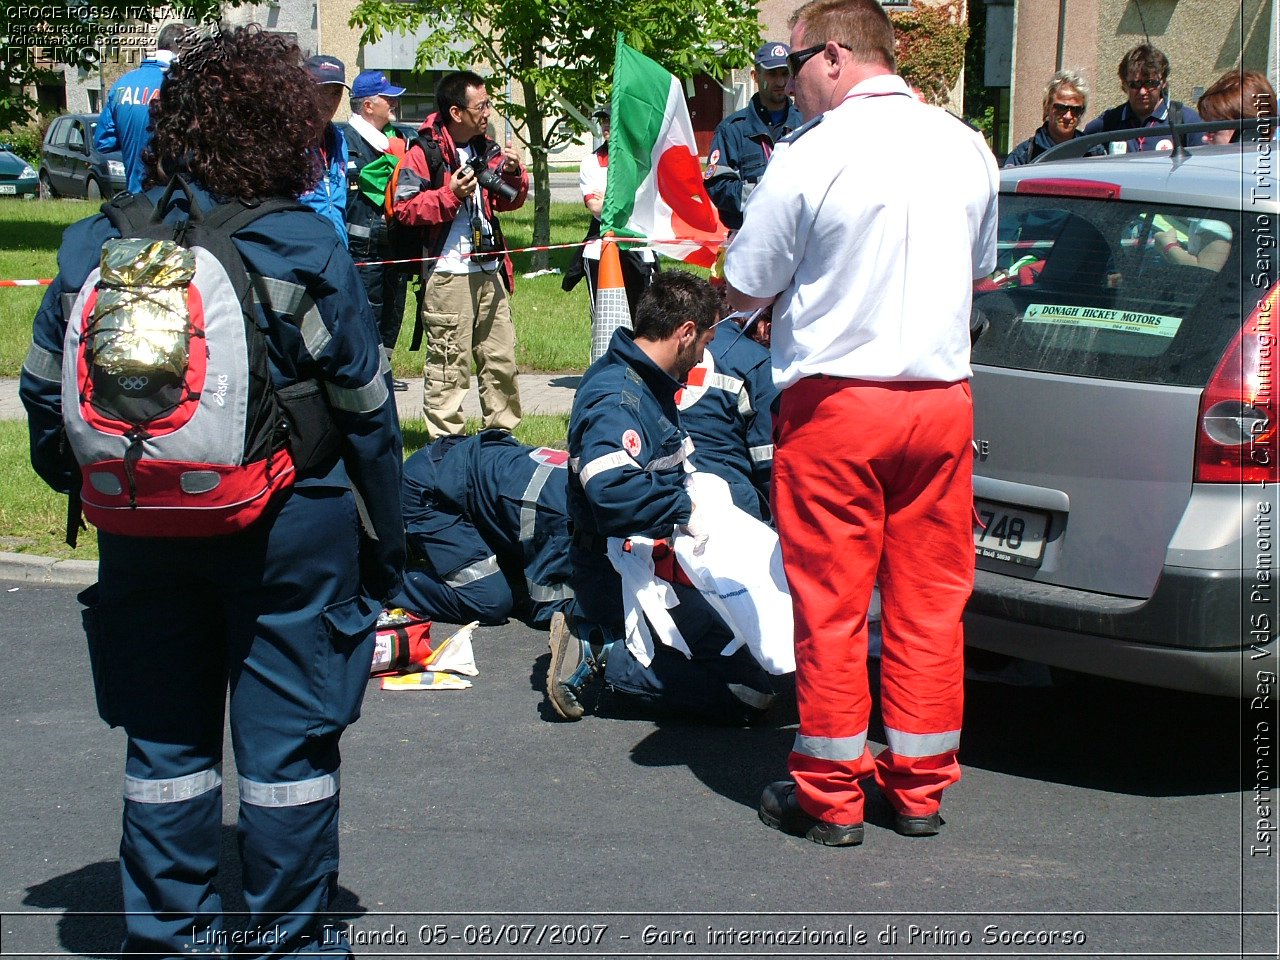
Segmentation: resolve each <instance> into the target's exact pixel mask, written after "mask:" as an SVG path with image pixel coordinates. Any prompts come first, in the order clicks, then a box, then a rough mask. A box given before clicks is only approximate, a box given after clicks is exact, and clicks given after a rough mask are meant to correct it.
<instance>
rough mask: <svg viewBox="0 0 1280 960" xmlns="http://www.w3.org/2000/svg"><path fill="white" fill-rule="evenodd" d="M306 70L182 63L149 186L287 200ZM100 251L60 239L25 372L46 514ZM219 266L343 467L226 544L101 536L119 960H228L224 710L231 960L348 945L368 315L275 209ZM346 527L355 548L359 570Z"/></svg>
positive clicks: (71, 472) (385, 479)
mask: <svg viewBox="0 0 1280 960" xmlns="http://www.w3.org/2000/svg"><path fill="white" fill-rule="evenodd" d="M301 61H302V57H301V53H300V52H299V50H298V48H297V46H296V45H295V44H293V43H292V42H291V41H289V40H287V39H286V38H284V37H283V36H280V35H277V34H270V33H266V32H261V31H258V30H256V29H252V28H237V29H234V30H229V31H226V32H222V33H215V34H213V35H211V36H208V37H206V38H204V39H203V40H200V41H199V42H197V43H196V44H195V45H194V46H193V47H192V48H191V49H190V51H189V52H188V53H187V54H186V55H185V56H184V57H183V59H182V60H181V61H180V62H179V63H177V64H175V65H174V67H173V69H172V70H171V71H170V74H169V78H168V80H167V81H166V92H165V96H164V97H162V98H161V99H160V100H159V101H158V102H157V103H156V104H155V105H154V108H153V117H154V131H155V135H154V138H153V140H152V144H151V150H152V153H151V154H150V173H151V175H152V177H153V179H155V180H156V181H157V182H165V181H168V179H169V177H170V175H171V174H173V173H175V172H181V173H183V174H184V175H185V176H186V177H189V178H191V181H192V182H191V194H192V196H193V197H194V199H195V201H196V202H197V203H198V204H200V205H201V206H202V207H204V209H205V210H208V209H211V208H212V207H213V205H214V199H213V197H214V195H215V194H216V195H220V196H222V197H229V198H240V199H243V200H246V201H258V200H262V199H265V198H272V197H276V198H293V197H296V196H297V195H298V194H299V193H300V192H302V190H303V189H304V188H305V187H307V186H308V185H309V182H310V181H311V179H312V178H314V176H315V175H316V171H315V170H314V168H313V167H311V166H310V165H309V164H308V161H307V159H306V150H307V148H308V146H310V144H311V142H312V138H313V137H314V134H315V125H314V124H315V121H314V119H313V118H314V116H315V115H316V111H315V110H312V109H304V108H301V107H300V105H308V106H309V105H310V104H311V103H312V100H313V98H314V97H315V91H314V89H313V85H312V83H311V81H310V79H309V78H308V76H307V74H306V73H305V72H304V71H303V69H302V66H301ZM228 116H234V117H235V118H236V123H235V125H234V132H233V131H231V130H230V129H228V126H227V123H226V118H227V117H228ZM219 129H224V130H227V131H228V132H227V136H228V141H229V142H228V143H227V144H225V148H226V149H227V150H230V149H232V147H231V143H230V141H231V138H232V137H233V136H234V150H235V153H236V155H237V157H238V159H240V160H241V161H243V163H242V165H241V166H239V167H237V168H236V169H235V170H234V171H230V170H228V169H227V168H226V165H225V163H224V162H223V159H222V158H223V156H224V153H223V151H222V150H212V151H210V154H209V155H205V154H204V152H203V151H202V150H201V142H202V141H201V140H199V139H197V138H196V137H195V136H193V133H192V131H196V130H198V131H199V133H200V136H201V137H208V136H212V135H214V134H212V133H210V131H216V130H219ZM248 132H252V135H251V136H246V133H248ZM164 191H165V188H164V187H155V188H153V189H152V190H150V191H148V193H147V197H149V198H150V199H151V200H152V201H153V202H156V201H159V200H160V199H161V197H162V194H163V193H164ZM179 196H182V192H181V191H177V192H175V194H174V195H173V199H172V200H171V201H170V202H169V204H168V206H167V207H166V209H165V210H164V211H163V213H164V217H165V219H166V220H167V221H170V222H174V223H175V224H177V223H178V222H180V221H181V220H182V219H184V218H186V217H187V216H188V213H189V212H190V211H191V210H192V209H193V208H192V207H191V201H190V200H189V199H188V198H186V197H183V198H182V199H181V200H179V199H177V198H178V197H179ZM116 235H117V232H116V230H115V228H114V227H113V226H112V225H111V224H110V222H109V221H108V220H107V219H106V217H104V216H95V217H91V218H89V219H88V220H84V221H81V222H80V223H78V224H76V225H74V226H72V227H71V228H70V229H69V230H68V231H67V232H66V234H65V237H64V240H63V245H62V249H61V250H60V251H59V256H58V263H59V273H58V277H57V279H56V280H55V281H54V283H53V285H52V286H51V287H50V289H49V291H48V293H47V295H46V296H45V298H44V301H43V303H42V304H41V307H40V310H39V312H38V313H37V315H36V318H35V324H34V330H33V342H32V346H31V349H30V351H29V353H28V356H27V359H26V361H25V363H24V365H23V371H22V380H21V395H22V399H23V403H24V405H25V406H26V409H27V416H28V423H29V426H30V432H31V451H32V463H33V465H34V466H35V468H36V470H37V472H39V474H40V475H41V477H43V478H44V479H45V480H46V482H48V483H49V484H50V485H51V486H53V487H54V488H55V489H57V490H60V491H64V492H65V491H67V490H69V489H70V488H71V487H72V486H73V485H76V486H78V485H79V483H80V476H79V470H78V467H77V464H76V463H75V461H74V459H73V458H72V457H71V455H70V454H69V453H68V452H67V451H66V446H65V444H64V442H63V432H62V404H63V400H64V398H63V397H62V384H61V367H62V356H61V353H62V349H63V332H64V329H65V328H66V325H67V322H68V316H67V312H68V310H69V306H70V300H71V299H73V298H74V296H75V294H76V291H78V290H79V289H80V287H81V286H82V284H83V283H84V281H85V279H86V278H87V277H88V276H89V274H90V272H91V271H92V270H93V269H94V268H95V267H96V266H97V264H98V261H99V257H100V256H101V253H102V247H103V243H104V241H106V240H107V239H109V238H111V237H113V236H116ZM232 243H233V244H234V246H235V248H236V249H237V250H238V251H239V253H240V255H241V257H242V258H243V262H244V266H245V269H246V271H247V273H248V274H249V277H250V281H251V283H252V289H253V292H254V296H253V299H252V301H251V302H250V301H247V304H248V308H249V309H251V310H252V311H253V317H254V318H255V319H256V320H257V321H258V323H259V324H260V325H261V326H262V328H263V329H264V332H265V335H266V340H267V349H268V362H269V369H270V375H271V377H272V379H273V381H275V383H276V385H277V387H281V388H283V387H285V386H287V385H290V384H292V383H295V382H299V381H303V380H308V379H314V380H316V381H318V383H319V384H320V386H321V389H322V392H323V394H324V396H325V397H326V399H327V404H328V408H329V411H330V415H331V417H332V420H333V423H334V429H335V430H336V432H337V435H338V439H339V441H340V455H335V456H333V457H330V458H328V459H327V460H325V461H322V462H320V463H319V464H317V465H316V466H315V467H314V468H313V469H311V470H310V471H309V472H305V473H303V475H302V476H300V477H299V478H298V479H297V481H296V483H295V485H294V486H293V487H292V488H291V489H290V490H288V491H287V492H285V493H283V494H281V495H280V497H279V498H278V500H277V502H275V503H272V504H271V505H270V507H269V509H268V511H267V512H266V513H265V514H264V515H263V516H262V517H261V518H259V519H258V520H257V521H256V522H255V523H253V524H252V525H250V526H249V527H248V528H247V529H245V530H243V531H241V532H238V533H230V534H227V535H224V536H216V537H206V538H200V539H189V538H183V537H180V536H177V537H131V536H121V535H114V534H107V533H105V532H100V533H99V537H98V543H99V554H100V560H99V568H98V571H99V572H98V576H99V580H98V583H97V584H96V586H94V587H92V588H90V589H89V590H87V591H86V592H85V593H84V594H83V595H82V598H81V599H82V602H84V603H85V604H86V610H85V613H84V620H85V627H86V633H87V634H88V639H89V650H90V662H91V666H92V670H93V675H94V687H95V693H96V696H97V702H98V710H99V713H100V714H101V715H102V717H103V719H104V720H106V721H107V722H108V723H109V724H111V725H112V726H122V727H123V728H124V730H125V732H126V733H127V734H128V747H127V756H126V761H125V777H124V817H123V837H122V840H121V844H120V864H121V881H122V888H123V900H124V902H123V906H124V910H125V913H124V923H125V931H126V932H125V941H124V945H123V948H122V952H123V954H124V955H126V956H130V957H133V956H143V955H146V956H166V957H172V956H176V955H188V954H213V955H219V956H220V955H222V954H223V953H224V952H225V948H226V947H227V945H228V943H229V941H228V934H229V933H230V931H227V930H226V929H224V927H223V918H222V904H221V900H220V897H219V894H218V891H217V889H216V887H215V883H214V880H215V877H216V874H217V870H218V860H219V854H220V852H221V848H222V836H223V830H222V790H223V781H222V770H221V767H222V754H223V746H222V739H223V724H224V712H225V710H226V709H227V708H226V707H224V704H229V711H230V727H231V737H232V747H233V750H234V755H235V761H236V772H237V774H238V781H239V784H238V787H239V798H240V804H239V824H238V831H239V840H240V858H241V864H242V868H243V873H242V879H243V891H244V899H245V903H246V905H247V907H248V910H249V911H250V917H249V920H248V929H247V930H246V931H243V932H241V931H236V933H237V934H239V936H238V937H237V940H236V947H235V949H236V950H237V951H239V952H238V953H237V955H239V956H249V955H253V956H262V955H270V956H280V955H287V954H292V953H304V952H323V953H325V955H327V956H343V955H348V954H349V949H348V945H347V940H346V935H345V933H344V932H343V929H342V927H341V926H340V925H336V926H335V925H331V924H330V923H329V921H328V919H327V912H328V911H329V910H330V909H331V908H332V906H333V898H334V895H335V894H336V892H337V886H338V880H337V873H338V801H339V785H340V756H339V751H338V741H339V738H340V737H341V735H342V732H343V730H344V729H345V727H346V726H347V725H348V724H350V723H352V722H353V721H354V720H355V719H356V718H357V717H358V715H359V712H360V704H361V701H362V699H363V697H364V690H365V686H366V684H367V681H368V675H369V663H370V660H371V658H372V655H373V646H374V630H375V624H376V621H377V618H378V614H379V612H380V608H381V604H382V601H385V600H386V599H389V598H390V597H391V596H392V595H394V594H396V593H398V592H399V589H400V585H401V576H402V570H403V566H404V527H403V522H402V520H401V516H400V503H399V498H398V496H397V492H398V490H399V488H400V464H401V442H400V432H399V426H398V423H397V420H396V411H395V405H394V402H393V400H392V396H391V392H390V385H389V383H388V378H387V377H386V375H385V374H384V373H382V372H381V368H382V364H381V359H382V356H381V350H380V347H379V343H378V340H377V336H376V333H375V331H374V326H373V321H372V318H371V316H370V315H369V307H368V302H367V301H366V300H365V297H364V294H363V289H362V287H361V286H360V281H359V278H358V277H357V275H356V270H355V267H354V265H353V264H352V262H351V258H350V257H349V256H348V255H347V253H346V250H345V249H344V247H343V246H342V245H341V243H340V242H339V240H338V238H337V237H336V236H335V235H334V232H333V230H331V229H329V228H328V227H327V226H326V225H325V222H324V221H323V220H321V219H319V218H318V217H317V216H316V215H315V214H314V213H311V212H310V211H306V210H301V209H286V210H280V211H277V212H272V213H267V214H265V215H264V216H262V217H261V219H259V220H257V221H255V222H253V223H252V224H251V225H250V226H248V227H246V228H244V229H243V230H241V231H240V232H238V233H236V234H235V235H234V239H233V240H232ZM66 401H67V402H69V403H75V402H76V398H74V397H68V398H66ZM357 493H358V495H359V497H360V499H361V501H362V502H363V510H362V511H358V510H357V505H356V496H357ZM361 513H363V514H364V516H365V517H366V518H367V520H368V523H369V527H370V532H369V535H368V538H367V540H366V542H365V544H364V548H365V556H364V564H363V570H362V566H361V557H360V547H361V544H360V534H359V531H360V527H361V520H360V516H361Z"/></svg>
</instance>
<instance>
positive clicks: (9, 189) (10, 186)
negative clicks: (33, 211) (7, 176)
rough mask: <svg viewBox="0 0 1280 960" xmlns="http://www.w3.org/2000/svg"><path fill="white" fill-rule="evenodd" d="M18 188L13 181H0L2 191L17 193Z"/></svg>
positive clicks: (0, 191) (0, 190)
mask: <svg viewBox="0 0 1280 960" xmlns="http://www.w3.org/2000/svg"><path fill="white" fill-rule="evenodd" d="M17 192H18V188H17V186H15V185H14V184H12V183H0V193H17Z"/></svg>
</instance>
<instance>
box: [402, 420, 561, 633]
mask: <svg viewBox="0 0 1280 960" xmlns="http://www.w3.org/2000/svg"><path fill="white" fill-rule="evenodd" d="M568 461H569V455H568V454H567V453H565V452H564V451H563V450H553V449H549V448H546V447H531V446H528V445H527V444H523V443H521V442H520V441H518V440H516V439H515V438H514V437H512V436H511V435H510V434H509V433H506V432H505V431H502V430H485V431H484V432H482V433H479V434H476V435H475V436H472V437H454V436H451V437H441V438H440V439H439V440H436V441H435V442H434V443H432V444H431V445H430V446H427V447H424V448H423V449H421V450H419V451H418V452H417V453H415V454H414V455H413V456H411V457H410V458H409V459H408V460H406V461H405V465H404V488H403V493H402V501H403V509H404V522H405V529H406V532H407V535H408V540H409V551H410V556H411V560H410V564H409V568H408V570H406V572H405V581H404V591H403V592H402V593H401V595H400V596H399V597H397V598H396V601H395V603H396V605H397V606H401V607H405V608H407V609H409V610H413V611H415V612H417V613H420V614H423V615H425V616H428V617H431V618H433V619H436V620H446V621H449V622H451V623H468V622H470V621H472V620H479V621H480V622H481V623H484V624H499V623H505V622H506V620H507V617H509V616H511V615H512V613H513V612H515V613H518V614H519V616H520V617H521V619H523V620H524V621H525V622H526V623H528V624H529V625H530V626H534V627H541V628H543V629H546V628H547V627H548V626H549V625H550V623H551V618H552V616H553V615H554V614H556V613H566V614H568V615H569V616H571V617H572V616H576V613H577V608H576V605H575V604H574V600H573V590H572V589H570V587H569V508H568V496H569V492H568V484H567V476H568V469H567V465H568Z"/></svg>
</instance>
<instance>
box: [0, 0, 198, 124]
mask: <svg viewBox="0 0 1280 960" xmlns="http://www.w3.org/2000/svg"><path fill="white" fill-rule="evenodd" d="M221 6H222V4H221V3H220V2H219V0H178V2H170V0H86V2H81V0H42V2H39V3H35V2H32V3H30V4H28V3H26V2H25V0H18V2H16V3H12V4H9V5H7V6H4V5H0V130H7V129H9V128H10V127H12V126H14V125H15V124H21V123H25V122H26V121H27V120H28V119H30V118H31V117H32V116H33V115H35V114H36V113H38V112H39V109H40V105H39V103H38V102H37V101H36V100H35V98H33V97H32V96H31V95H30V94H29V93H27V87H28V86H29V85H32V84H44V83H57V82H59V80H60V75H59V69H58V68H59V67H60V66H61V65H62V64H68V65H70V66H74V67H84V68H86V69H95V68H96V67H97V65H98V62H99V60H100V58H101V57H102V56H103V54H104V52H109V51H111V50H118V49H122V48H128V47H134V48H139V47H145V48H147V49H150V48H151V47H152V46H154V44H155V32H154V27H153V26H151V25H154V24H156V23H159V22H161V21H168V20H178V19H181V20H186V21H188V22H194V23H204V22H208V21H216V20H217V19H218V14H219V10H220V9H221Z"/></svg>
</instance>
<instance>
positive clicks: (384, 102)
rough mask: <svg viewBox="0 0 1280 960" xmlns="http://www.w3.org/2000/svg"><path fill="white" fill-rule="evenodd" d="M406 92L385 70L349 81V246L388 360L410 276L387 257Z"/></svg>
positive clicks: (398, 385) (402, 150) (401, 150)
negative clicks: (398, 123) (390, 190)
mask: <svg viewBox="0 0 1280 960" xmlns="http://www.w3.org/2000/svg"><path fill="white" fill-rule="evenodd" d="M402 93H404V87H397V86H394V85H393V84H392V83H391V81H389V80H388V79H387V75H386V74H385V73H383V72H382V71H381V70H364V71H362V72H361V73H360V74H359V75H357V76H356V79H355V81H354V82H353V83H352V84H351V120H350V121H349V123H348V125H347V129H348V131H349V134H350V135H349V136H348V137H347V152H348V157H349V159H348V160H347V238H348V240H347V249H348V250H349V251H350V252H351V259H352V260H354V261H356V263H358V264H362V265H361V266H359V267H358V268H357V269H358V270H359V271H360V280H361V281H362V282H363V283H364V291H365V294H366V295H367V296H368V297H369V306H370V307H372V308H373V316H374V319H375V320H377V322H378V336H379V337H380V338H381V340H382V352H383V353H384V354H386V357H387V362H388V363H390V362H391V354H392V352H393V351H394V350H395V348H396V340H397V338H398V337H399V336H400V324H401V322H402V321H403V320H404V298H405V288H406V286H407V285H408V280H409V277H408V274H407V273H406V272H405V270H404V269H403V268H402V267H400V266H397V265H395V264H388V263H385V262H383V261H386V260H391V259H393V257H392V242H391V239H392V238H391V233H390V225H389V224H388V222H387V213H386V191H387V182H388V181H389V180H390V179H391V174H392V173H393V172H394V171H395V168H396V164H397V163H398V162H399V160H400V158H401V157H403V156H404V153H405V142H404V137H403V136H401V134H400V132H399V131H398V130H396V127H395V119H396V112H397V110H398V109H399V107H400V95H401V94H402ZM394 386H395V388H396V389H397V390H404V389H407V388H408V386H409V385H408V384H407V383H405V382H404V381H403V380H396V381H394Z"/></svg>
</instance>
